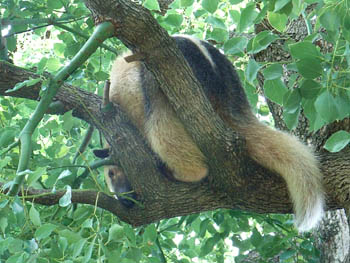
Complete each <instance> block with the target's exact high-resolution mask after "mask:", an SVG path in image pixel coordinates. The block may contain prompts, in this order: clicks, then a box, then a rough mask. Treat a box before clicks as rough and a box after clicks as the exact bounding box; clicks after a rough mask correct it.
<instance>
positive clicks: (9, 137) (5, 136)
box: [0, 127, 16, 149]
mask: <svg viewBox="0 0 350 263" xmlns="http://www.w3.org/2000/svg"><path fill="white" fill-rule="evenodd" d="M15 136H16V129H15V128H13V127H5V128H1V131H0V149H2V148H5V147H7V146H8V145H10V144H11V143H12V142H13V141H14V139H15Z"/></svg>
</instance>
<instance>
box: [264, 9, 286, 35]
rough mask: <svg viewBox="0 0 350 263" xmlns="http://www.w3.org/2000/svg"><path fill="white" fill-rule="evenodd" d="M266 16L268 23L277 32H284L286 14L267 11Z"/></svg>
mask: <svg viewBox="0 0 350 263" xmlns="http://www.w3.org/2000/svg"><path fill="white" fill-rule="evenodd" d="M267 18H268V20H269V22H270V24H271V25H272V26H273V27H274V28H275V29H276V30H277V31H279V32H284V30H285V29H286V25H287V22H288V16H287V15H285V14H280V13H272V12H269V13H268V14H267Z"/></svg>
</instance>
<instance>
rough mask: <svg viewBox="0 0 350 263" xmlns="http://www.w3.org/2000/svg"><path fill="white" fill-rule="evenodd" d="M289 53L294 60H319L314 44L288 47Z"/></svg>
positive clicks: (301, 43) (302, 43) (298, 44)
mask: <svg viewBox="0 0 350 263" xmlns="http://www.w3.org/2000/svg"><path fill="white" fill-rule="evenodd" d="M289 49H290V53H291V55H292V57H293V58H294V59H319V60H321V57H322V56H321V54H320V51H319V50H318V49H317V48H316V46H315V45H314V44H312V43H311V42H308V41H304V42H299V43H295V44H291V45H289Z"/></svg>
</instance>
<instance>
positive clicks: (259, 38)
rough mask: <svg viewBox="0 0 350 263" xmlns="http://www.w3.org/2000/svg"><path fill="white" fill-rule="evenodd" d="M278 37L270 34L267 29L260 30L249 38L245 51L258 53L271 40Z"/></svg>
mask: <svg viewBox="0 0 350 263" xmlns="http://www.w3.org/2000/svg"><path fill="white" fill-rule="evenodd" d="M277 38H278V37H277V36H276V35H274V34H272V33H271V32H269V31H263V32H260V33H259V34H258V35H256V36H255V37H254V38H252V39H251V40H249V42H248V46H247V52H249V53H252V54H253V53H258V52H260V51H261V50H264V49H266V48H267V47H268V46H269V45H270V44H271V43H272V42H273V41H275V40H276V39H277Z"/></svg>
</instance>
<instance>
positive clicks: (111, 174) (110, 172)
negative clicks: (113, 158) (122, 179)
mask: <svg viewBox="0 0 350 263" xmlns="http://www.w3.org/2000/svg"><path fill="white" fill-rule="evenodd" d="M113 175H114V174H113V171H112V170H109V171H108V176H109V177H111V178H112V177H113Z"/></svg>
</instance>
